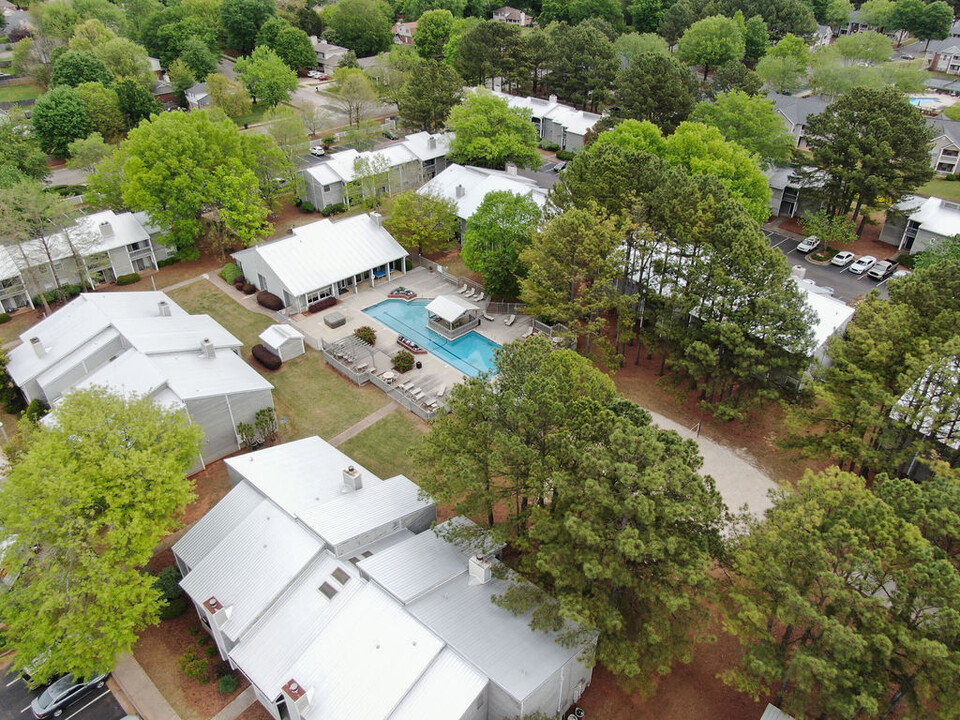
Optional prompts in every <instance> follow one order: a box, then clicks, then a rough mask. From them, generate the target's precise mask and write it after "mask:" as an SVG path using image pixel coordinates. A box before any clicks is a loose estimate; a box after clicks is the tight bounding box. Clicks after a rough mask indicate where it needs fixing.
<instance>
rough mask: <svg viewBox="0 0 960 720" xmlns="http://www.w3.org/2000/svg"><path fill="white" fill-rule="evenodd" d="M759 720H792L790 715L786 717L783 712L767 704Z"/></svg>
mask: <svg viewBox="0 0 960 720" xmlns="http://www.w3.org/2000/svg"><path fill="white" fill-rule="evenodd" d="M760 720H793V717H792V716H791V715H787V714H786V713H785V712H784V711H783V710H781V709H780V708H778V707H777V706H775V705H771V704H770V703H767V707H766V708H765V709H764V711H763V715H761V716H760Z"/></svg>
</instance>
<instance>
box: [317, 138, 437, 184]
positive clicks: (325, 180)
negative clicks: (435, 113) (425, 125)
mask: <svg viewBox="0 0 960 720" xmlns="http://www.w3.org/2000/svg"><path fill="white" fill-rule="evenodd" d="M452 140H453V133H432V134H431V133H428V132H418V133H412V134H410V135H407V136H406V137H405V138H404V139H403V140H400V141H398V142H396V143H393V144H392V145H386V146H384V147H382V148H380V149H379V150H369V151H366V152H358V151H357V150H354V149H353V148H348V149H346V150H341V151H339V152H335V153H331V154H330V156H329V159H328V160H327V161H325V162H321V163H317V164H316V165H313V166H311V167H308V168H306V169H305V170H304V172H305V173H307V174H308V175H310V176H311V177H313V178H314V179H316V180H317V182H319V183H320V184H322V185H331V184H333V183H338V182H342V183H349V182H353V181H354V180H355V179H356V177H357V173H356V169H357V161H358V160H361V161H363V160H366V161H369V162H370V163H372V164H381V163H382V164H385V165H386V167H389V168H394V167H398V166H400V165H404V164H406V163H408V162H413V161H415V160H419V161H420V162H426V161H427V160H432V159H434V158H438V157H443V156H444V155H446V154H447V152H449V150H450V142H451V141H452Z"/></svg>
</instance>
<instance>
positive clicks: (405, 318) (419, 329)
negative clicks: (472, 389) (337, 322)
mask: <svg viewBox="0 0 960 720" xmlns="http://www.w3.org/2000/svg"><path fill="white" fill-rule="evenodd" d="M429 302H430V300H422V299H420V300H411V301H410V302H407V301H406V300H384V301H383V302H379V303H377V304H376V305H371V306H370V307H368V308H364V310H363V311H364V312H365V313H366V314H367V315H370V316H371V317H374V318H376V319H377V320H379V321H380V322H382V323H383V324H384V325H386V326H387V327H389V328H392V329H393V330H396V331H397V332H398V333H400V334H401V335H406V336H407V337H408V338H410V339H411V340H415V341H416V343H417V344H418V345H420V346H421V347H423V348H424V349H425V350H428V351H429V352H432V353H433V354H434V355H436V356H437V357H438V358H440V359H441V360H443V361H444V362H446V363H449V364H450V365H453V366H454V367H455V368H456V369H457V370H459V371H460V372H462V373H464V374H465V375H470V376H471V377H476V376H477V375H479V374H480V373H481V372H496V371H497V368H496V365H495V364H494V362H493V352H494V350H496V349H497V348H499V347H500V346H499V345H497V343H495V342H493V340H489V339H487V338H485V337H484V336H483V335H481V334H480V333H478V332H468V333H467V334H466V335H464V336H463V337H459V338H457V339H456V340H447V339H446V338H444V337H441V336H440V335H438V334H437V333H435V332H433V331H432V330H429V329H427V304H428V303H429Z"/></svg>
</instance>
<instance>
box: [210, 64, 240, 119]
mask: <svg viewBox="0 0 960 720" xmlns="http://www.w3.org/2000/svg"><path fill="white" fill-rule="evenodd" d="M207 92H209V93H210V105H211V107H215V108H219V109H220V110H223V112H224V113H226V115H227V117H230V118H238V117H240V116H241V115H246V114H247V113H249V112H250V93H249V92H247V88H246V87H244V85H243V83H240V82H237V81H236V80H231V79H230V78H228V77H227V76H226V75H224V74H223V73H213V74H212V75H207Z"/></svg>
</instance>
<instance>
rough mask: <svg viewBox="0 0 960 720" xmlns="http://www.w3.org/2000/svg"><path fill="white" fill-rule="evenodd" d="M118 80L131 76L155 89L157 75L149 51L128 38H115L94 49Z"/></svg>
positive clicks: (95, 53) (146, 86)
mask: <svg viewBox="0 0 960 720" xmlns="http://www.w3.org/2000/svg"><path fill="white" fill-rule="evenodd" d="M93 54H94V55H96V56H97V57H98V58H100V60H102V61H103V64H104V65H106V66H107V68H108V69H109V70H110V72H111V73H113V76H114V77H115V78H116V79H117V80H122V79H124V78H131V79H132V80H135V81H136V82H137V83H138V84H140V85H141V86H143V88H144V89H146V90H153V87H154V85H156V84H157V76H156V75H155V74H154V73H153V70H152V69H151V68H150V59H149V58H148V57H147V51H146V50H145V49H144V48H143V46H141V45H137V44H136V43H135V42H133V41H132V40H128V39H127V38H119V37H118V38H113V39H112V40H108V41H107V42H105V43H103V44H102V45H98V46H96V47H95V48H94V49H93Z"/></svg>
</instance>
